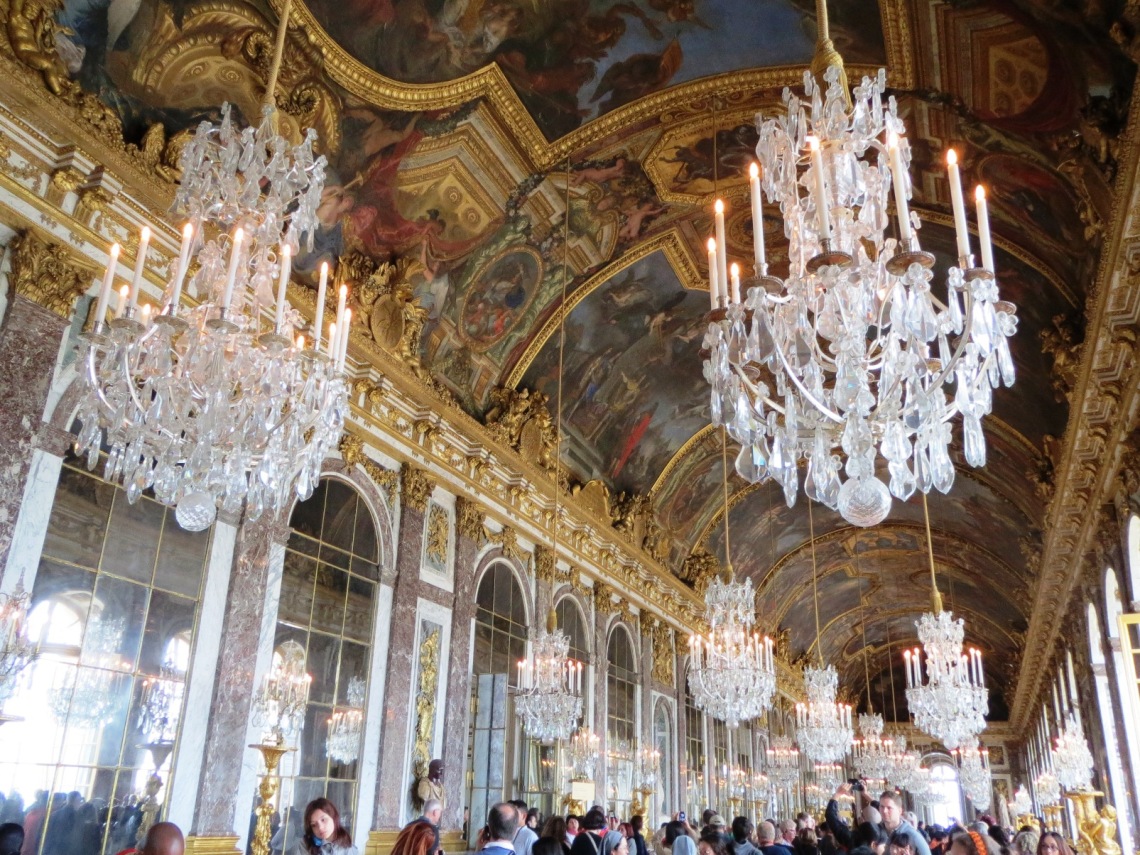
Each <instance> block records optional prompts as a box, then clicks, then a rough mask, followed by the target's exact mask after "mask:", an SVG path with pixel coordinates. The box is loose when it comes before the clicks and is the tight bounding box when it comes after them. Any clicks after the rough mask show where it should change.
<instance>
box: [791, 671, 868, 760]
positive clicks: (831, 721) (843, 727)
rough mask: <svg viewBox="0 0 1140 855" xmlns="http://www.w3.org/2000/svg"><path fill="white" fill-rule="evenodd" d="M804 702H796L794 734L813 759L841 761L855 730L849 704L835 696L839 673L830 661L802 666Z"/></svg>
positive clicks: (802, 748) (804, 750)
mask: <svg viewBox="0 0 1140 855" xmlns="http://www.w3.org/2000/svg"><path fill="white" fill-rule="evenodd" d="M804 687H805V689H806V691H807V698H808V700H807V703H799V704H796V738H797V740H798V741H799V743H800V749H801V750H802V751H803V752H804V754H805V755H807V757H808V759H809V760H813V761H815V762H817V763H830V762H837V761H841V760H842V759H843V758H844V757H845V756H847V750H848V749H849V748H850V747H851V740H852V738H853V737H854V736H855V731H854V730H853V729H852V727H851V707H850V705H849V704H841V703H838V702H837V701H836V699H835V697H836V694H837V692H838V691H839V674H838V673H837V672H836V670H835V667H834V666H833V665H828V666H827V667H822V666H820V667H816V666H813V665H809V666H808V667H807V668H805V669H804Z"/></svg>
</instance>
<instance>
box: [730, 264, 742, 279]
mask: <svg viewBox="0 0 1140 855" xmlns="http://www.w3.org/2000/svg"><path fill="white" fill-rule="evenodd" d="M728 269H729V271H731V273H732V275H733V276H739V275H740V265H739V264H737V263H736V262H735V261H734V262H732V266H731V267H729V268H728Z"/></svg>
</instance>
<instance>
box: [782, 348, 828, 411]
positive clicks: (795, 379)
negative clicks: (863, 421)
mask: <svg viewBox="0 0 1140 855" xmlns="http://www.w3.org/2000/svg"><path fill="white" fill-rule="evenodd" d="M773 345H774V349H775V351H776V355H777V356H778V357H780V364H781V365H783V366H784V371H785V372H786V373H787V375H788V377H790V378H791V381H792V383H794V384H795V386H796V388H797V389H799V390H800V392H801V393H802V394H803V396H804V397H805V398H807V399H808V400H809V401H811V403H812V405H813V406H814V407H815V408H816V409H817V410H819V412H820V414H821V415H823V416H826V417H827V418H829V419H831V420H832V421H833V422H835V423H836V424H843V416H841V415H839V413H837V412H835V411H834V410H832V409H830V408H829V407H828V406H827V405H825V404H823V403H822V402H820V401H819V400H818V399H816V397H815V395H813V394H812V393H811V390H809V389H808V388H807V387H806V386H805V385H804V384H803V382H802V381H801V380H800V378H799V377H798V376H796V372H794V371H793V370H792V367H791V366H790V365H789V364H788V360H787V357H785V356H784V350H783V348H781V347H780V345H779V343H777V342H773Z"/></svg>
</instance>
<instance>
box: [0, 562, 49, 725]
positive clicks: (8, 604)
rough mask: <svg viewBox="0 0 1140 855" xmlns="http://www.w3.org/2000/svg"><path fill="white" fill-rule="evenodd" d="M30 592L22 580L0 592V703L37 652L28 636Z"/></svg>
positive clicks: (37, 648)
mask: <svg viewBox="0 0 1140 855" xmlns="http://www.w3.org/2000/svg"><path fill="white" fill-rule="evenodd" d="M31 601H32V595H31V594H30V593H29V592H28V591H26V590H24V583H23V580H21V581H19V582H17V583H16V588H15V590H14V591H12V593H10V594H0V636H2V637H3V639H4V642H3V645H2V646H0V706H2V705H3V704H4V702H5V701H7V700H8V699H9V698H10V697H12V693H13V692H15V691H16V681H17V678H19V676H20V674H21V673H23V671H24V669H25V668H27V667H28V666H29V665H30V664H32V662H33V661H34V660H35V658H36V657H37V656H38V655H39V646H38V645H37V644H35V643H34V642H33V641H32V640H31V639H30V638H28V607H29V606H30V605H31Z"/></svg>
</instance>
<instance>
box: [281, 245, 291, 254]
mask: <svg viewBox="0 0 1140 855" xmlns="http://www.w3.org/2000/svg"><path fill="white" fill-rule="evenodd" d="M281 254H282V255H284V256H286V257H288V256H290V255H292V254H293V248H292V247H290V246H289V244H287V243H283V244H281Z"/></svg>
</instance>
